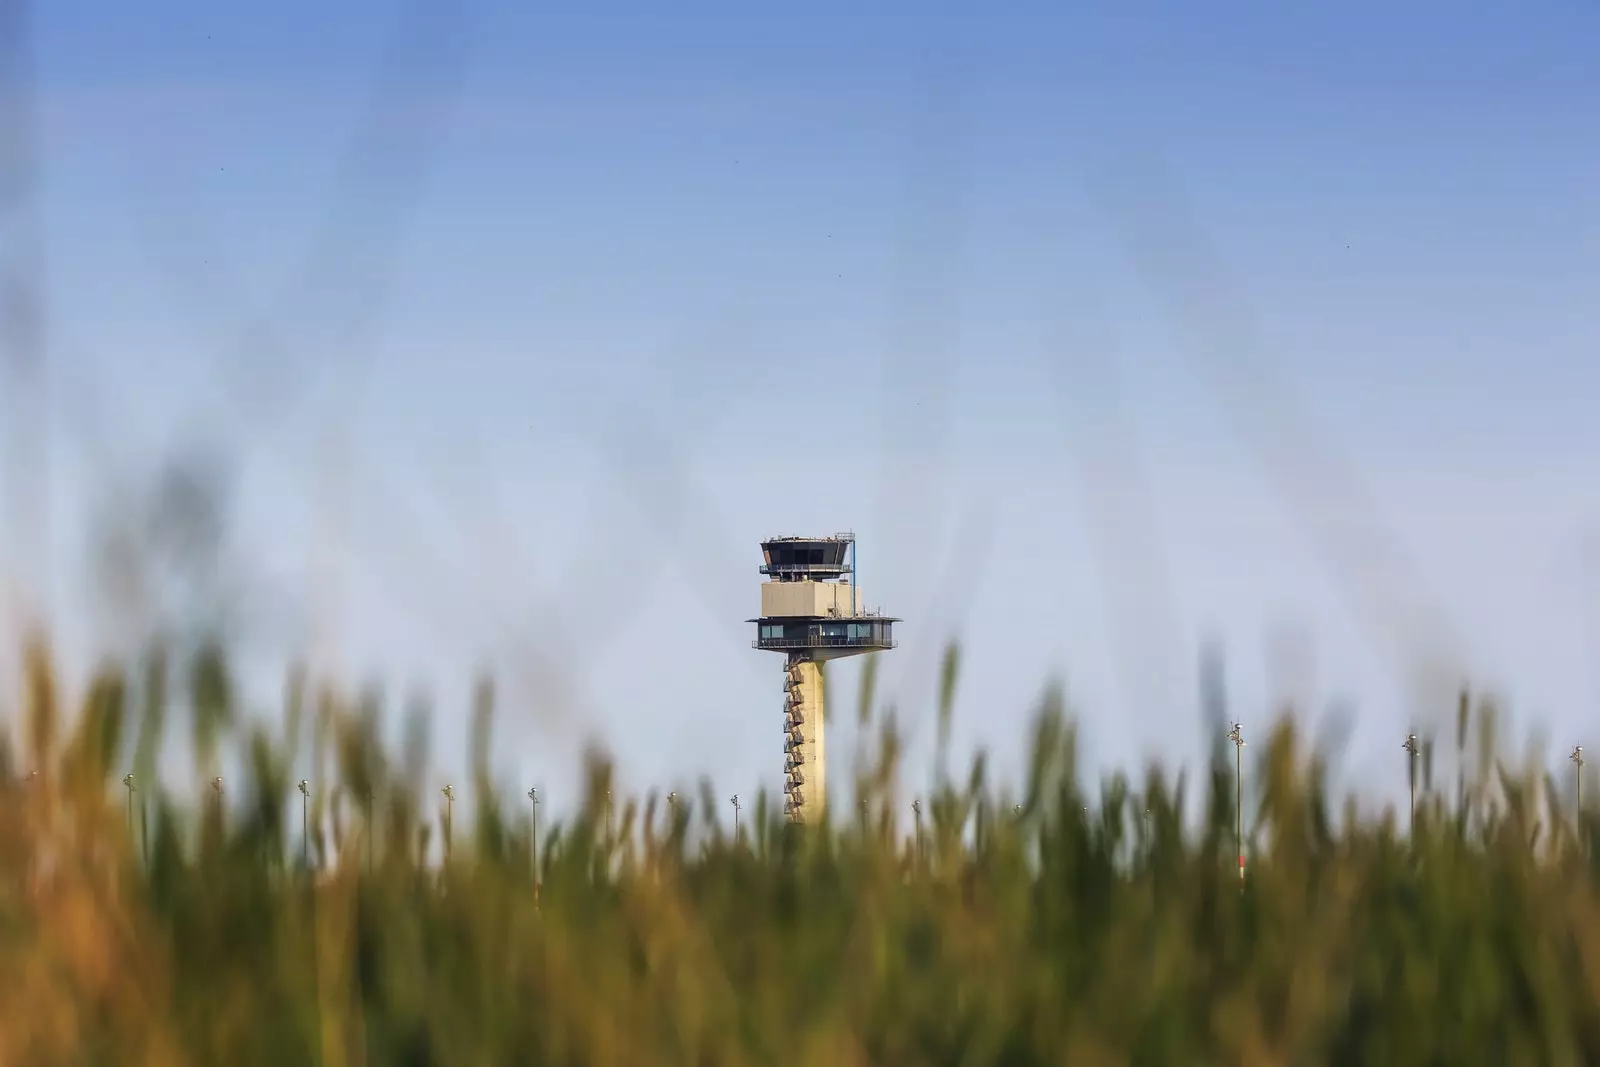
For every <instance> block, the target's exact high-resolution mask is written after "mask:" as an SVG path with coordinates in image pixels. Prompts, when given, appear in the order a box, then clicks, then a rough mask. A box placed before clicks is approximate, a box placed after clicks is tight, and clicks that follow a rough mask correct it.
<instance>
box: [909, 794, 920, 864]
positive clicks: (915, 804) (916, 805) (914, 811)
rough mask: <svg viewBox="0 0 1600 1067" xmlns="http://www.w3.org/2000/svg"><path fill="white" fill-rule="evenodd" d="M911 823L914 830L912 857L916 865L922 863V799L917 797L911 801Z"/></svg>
mask: <svg viewBox="0 0 1600 1067" xmlns="http://www.w3.org/2000/svg"><path fill="white" fill-rule="evenodd" d="M911 821H912V823H913V824H914V826H915V828H916V839H915V841H916V847H915V848H914V849H913V850H912V855H913V856H914V857H915V858H916V861H917V862H918V863H921V862H922V798H921V797H917V798H916V799H914V800H912V801H911Z"/></svg>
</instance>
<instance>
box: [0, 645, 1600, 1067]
mask: <svg viewBox="0 0 1600 1067" xmlns="http://www.w3.org/2000/svg"><path fill="white" fill-rule="evenodd" d="M26 662H27V672H26V673H27V684H26V687H25V697H24V700H25V706H24V708H23V709H22V712H23V714H22V721H23V723H24V725H25V730H24V733H25V737H24V738H23V741H22V745H21V748H20V750H18V749H12V748H7V749H6V750H5V751H4V752H3V753H0V755H3V759H0V781H3V790H0V870H3V875H4V878H3V883H0V1064H4V1065H10V1064H28V1065H34V1064H38V1065H48V1064H67V1063H71V1064H101V1063H104V1064H111V1063H118V1064H122V1063H147V1064H228V1065H246V1064H261V1065H263V1067H268V1065H270V1067H283V1065H288V1064H320V1065H327V1067H343V1065H356V1064H435V1063H437V1064H463V1065H467V1064H471V1065H481V1064H502V1063H504V1064H542V1063H559V1064H614V1065H627V1067H634V1065H648V1064H696V1065H713V1064H719V1065H735V1064H751V1065H770V1064H785V1065H789V1064H793V1065H804V1067H809V1065H816V1067H847V1065H854V1064H868V1063H873V1064H877V1063H882V1064H1031V1063H1071V1064H1074V1065H1089V1067H1093V1065H1097V1064H1108V1065H1109V1064H1130V1063H1131V1064H1184V1065H1201V1064H1227V1065H1230V1067H1233V1065H1254V1064H1290V1063H1293V1064H1314V1063H1339V1064H1386V1065H1389V1064H1393V1065H1402V1064H1478V1063H1482V1064H1493V1065H1496V1067H1503V1065H1507V1064H1569V1063H1572V1064H1576V1063H1596V1062H1600V1008H1597V1005H1600V896H1597V894H1596V892H1595V884H1596V872H1595V867H1594V864H1593V862H1592V860H1591V858H1590V857H1591V854H1592V853H1591V849H1590V846H1591V844H1592V840H1593V837H1594V824H1593V821H1592V820H1591V819H1590V818H1589V816H1588V815H1587V814H1581V813H1577V812H1574V811H1573V810H1571V806H1570V805H1567V804H1565V803H1564V801H1563V798H1562V796H1560V795H1558V794H1559V791H1558V790H1557V789H1555V787H1554V786H1553V784H1552V779H1551V778H1550V777H1549V776H1546V775H1542V774H1540V773H1537V772H1533V773H1521V774H1512V773H1510V772H1508V771H1507V770H1506V769H1505V768H1503V767H1501V766H1500V764H1499V763H1497V762H1496V760H1495V759H1494V754H1493V751H1492V749H1491V748H1490V747H1489V746H1488V740H1490V739H1492V734H1493V723H1492V720H1491V719H1485V720H1484V723H1483V738H1484V739H1485V740H1484V742H1483V744H1482V745H1481V746H1480V748H1479V749H1478V750H1477V751H1475V752H1470V753H1469V752H1467V751H1466V750H1467V748H1468V734H1469V732H1470V731H1469V729H1468V723H1467V719H1468V715H1467V712H1468V710H1469V709H1468V707H1467V703H1466V701H1465V699H1464V700H1463V708H1462V711H1463V715H1462V720H1461V723H1460V727H1461V729H1460V736H1459V737H1458V738H1457V747H1458V748H1459V749H1460V750H1461V755H1462V759H1461V762H1462V763H1463V764H1464V765H1471V769H1472V773H1470V774H1466V775H1464V776H1463V777H1462V778H1461V779H1460V780H1459V781H1458V782H1452V783H1451V784H1450V785H1449V786H1447V787H1445V788H1442V789H1439V790H1435V789H1434V787H1433V783H1432V782H1431V780H1428V779H1430V778H1431V774H1430V775H1425V780H1424V781H1423V783H1422V788H1421V792H1420V796H1419V805H1418V814H1417V825H1416V827H1415V828H1414V830H1408V828H1407V827H1406V826H1405V825H1404V821H1405V820H1404V817H1398V818H1397V817H1396V816H1393V815H1385V816H1383V817H1380V818H1378V819H1376V820H1372V819H1367V820H1363V819H1362V818H1360V817H1359V816H1358V814H1357V811H1356V808H1355V806H1354V804H1353V802H1352V801H1349V800H1346V801H1344V802H1343V804H1342V806H1341V810H1339V811H1337V812H1336V811H1335V809H1334V803H1333V798H1331V797H1330V794H1329V787H1328V784H1327V779H1326V772H1325V768H1324V766H1323V763H1322V761H1321V759H1320V758H1319V756H1318V755H1317V754H1316V753H1314V752H1311V751H1308V750H1307V749H1306V748H1305V747H1304V745H1303V742H1302V739H1301V737H1300V736H1299V734H1298V733H1297V732H1296V729H1295V727H1294V725H1293V723H1292V722H1291V721H1288V720H1284V721H1281V722H1279V723H1277V724H1276V725H1275V726H1273V727H1272V729H1271V732H1270V737H1268V738H1267V739H1266V740H1265V743H1264V744H1263V745H1261V746H1260V747H1261V749H1262V751H1261V754H1260V756H1259V757H1258V759H1257V760H1256V761H1255V763H1254V765H1253V766H1250V767H1249V768H1248V773H1249V774H1251V775H1253V776H1254V777H1255V779H1256V781H1257V783H1258V786H1259V788H1258V790H1257V792H1258V794H1259V797H1260V801H1259V806H1258V807H1257V808H1254V809H1252V810H1250V811H1248V812H1247V813H1246V820H1245V821H1246V826H1247V832H1248V833H1249V835H1250V837H1251V841H1250V843H1249V848H1250V850H1251V856H1252V859H1251V865H1250V869H1249V877H1248V879H1247V880H1246V881H1245V882H1244V883H1243V885H1242V886H1241V884H1240V882H1239V880H1238V876H1237V868H1236V866H1235V863H1236V861H1235V842H1234V780H1233V759H1232V753H1231V750H1230V749H1225V748H1221V747H1219V750H1218V753H1217V757H1216V760H1215V762H1214V763H1213V765H1212V766H1211V767H1210V768H1209V776H1208V777H1207V778H1206V780H1205V783H1204V787H1203V796H1201V797H1200V798H1199V803H1200V806H1201V807H1200V810H1199V811H1198V812H1196V813H1195V815H1194V816H1193V817H1191V816H1189V815H1187V814H1186V812H1185V806H1186V804H1189V803H1192V802H1191V800H1190V798H1189V796H1188V793H1189V790H1188V788H1187V787H1186V783H1185V781H1184V780H1183V779H1182V778H1181V777H1180V778H1178V779H1176V780H1175V779H1172V778H1170V777H1168V776H1166V775H1165V774H1164V773H1163V772H1161V771H1160V770H1158V769H1152V770H1150V771H1149V772H1148V773H1147V774H1146V775H1145V776H1144V778H1143V781H1142V782H1139V783H1134V782H1132V781H1130V780H1129V779H1128V778H1127V777H1125V776H1122V775H1117V776H1113V777H1111V778H1109V779H1108V780H1106V781H1104V782H1101V783H1100V784H1098V785H1094V786H1091V785H1090V784H1089V783H1087V782H1086V781H1084V780H1083V779H1082V778H1081V777H1080V775H1079V773H1078V768H1077V760H1076V753H1075V740H1074V736H1075V735H1074V731H1073V728H1072V724H1071V722H1070V720H1069V718H1068V716H1067V714H1066V712H1065V709H1064V707H1063V705H1062V702H1061V700H1060V698H1059V696H1056V695H1051V696H1049V697H1047V698H1046V699H1045V701H1044V702H1043V703H1042V705H1041V706H1040V708H1039V709H1038V711H1037V714H1036V718H1035V723H1034V726H1033V737H1032V749H1031V758H1030V762H1029V767H1028V771H1027V774H1026V777H1025V780H1023V781H1021V782H1018V783H1015V795H1012V794H1011V793H1010V792H1008V791H1007V790H1005V789H1001V788H997V787H996V786H994V785H992V784H991V783H989V782H988V781H987V780H986V778H987V776H986V773H985V770H984V767H983V765H982V763H981V762H979V763H976V764H974V765H973V766H972V768H971V769H970V771H969V773H968V774H966V775H965V776H964V777H963V780H954V779H952V778H951V777H950V776H948V775H945V774H943V773H941V781H944V782H946V784H944V785H942V786H941V787H940V789H939V790H938V792H937V793H936V794H935V795H933V796H931V797H929V798H927V800H926V803H925V804H923V805H922V806H921V812H920V815H919V818H918V820H917V822H916V823H915V824H909V825H908V820H906V819H905V818H903V817H901V816H900V815H899V813H898V812H897V810H896V809H897V805H895V804H893V803H891V800H890V793H891V790H890V784H891V782H892V780H893V777H894V771H895V767H894V763H895V760H896V756H895V751H896V746H895V744H894V738H893V730H892V726H890V725H888V724H883V723H880V724H879V730H880V735H879V736H880V738H881V741H882V744H880V745H879V751H878V752H877V755H876V758H875V761H874V765H872V766H870V767H866V768H864V769H863V770H862V772H861V775H860V781H859V782H858V786H859V788H860V790H861V793H862V795H863V796H864V797H865V798H866V800H865V803H864V804H863V805H862V806H861V807H860V808H859V809H851V810H849V811H848V812H847V813H845V814H843V815H840V814H837V809H836V815H835V821H834V822H833V823H832V824H831V825H828V826H808V827H792V826H789V825H787V824H785V823H783V822H782V821H781V820H780V818H779V817H778V815H777V813H776V806H775V805H773V804H771V803H762V804H756V805H747V807H746V814H745V817H744V819H743V831H744V832H743V833H742V835H740V836H739V837H738V839H735V838H734V837H733V835H732V834H731V832H730V830H729V829H728V828H727V827H725V826H724V825H723V823H722V820H721V819H720V818H719V817H718V816H719V813H720V808H721V807H722V806H724V805H722V804H719V803H717V802H716V798H715V797H713V796H712V795H711V793H710V790H709V788H706V789H703V790H702V792H701V795H699V796H696V797H693V798H688V797H684V798H680V799H679V801H678V802H677V803H676V804H674V805H671V806H670V807H668V806H664V805H662V804H659V803H657V802H656V800H655V799H654V798H648V797H647V798H642V799H641V798H623V797H621V796H617V797H613V796H612V792H613V789H612V782H611V780H610V773H609V769H608V767H607V766H606V764H605V763H604V761H603V760H600V759H598V758H595V759H593V760H592V761H591V765H590V767H589V774H588V777H587V783H588V784H587V794H586V797H585V803H584V805H583V807H582V810H581V811H580V813H579V814H578V815H577V816H576V817H575V818H574V819H572V820H570V821H568V822H566V823H565V824H563V825H559V826H557V825H543V824H541V825H540V827H539V830H540V833H539V834H538V838H537V841H536V840H535V837H534V835H533V834H532V832H531V829H532V828H531V822H532V818H531V816H532V812H531V810H530V809H529V805H528V804H527V803H526V802H525V801H524V800H521V799H520V798H519V799H518V800H517V801H512V800H509V799H502V798H501V797H499V796H497V795H496V794H495V792H494V790H493V788H492V786H491V784H490V781H489V775H488V772H487V752H488V740H489V723H490V720H491V717H492V702H493V694H492V692H491V691H490V690H488V689H484V690H482V691H480V693H479V695H478V699H477V711H476V713H475V715H474V716H473V727H472V729H473V734H474V736H473V739H472V746H473V752H474V754H475V756H474V759H475V763H476V766H477V772H476V774H475V777H476V779H477V780H476V781H475V782H474V783H472V785H473V788H472V789H470V790H467V789H463V790H462V791H461V792H460V793H459V794H458V796H457V800H456V802H455V804H454V811H453V815H454V817H453V819H452V820H451V822H450V824H449V825H448V826H447V825H446V824H444V823H442V822H441V821H440V818H439V814H440V813H439V810H438V804H439V801H440V799H441V798H438V797H437V796H433V795H429V796H423V795H419V793H418V792H417V791H416V790H415V789H414V788H413V786H412V785H411V784H410V783H413V782H415V781H418V780H419V778H420V774H419V771H420V769H421V768H420V762H421V758H422V754H421V748H420V746H417V745H415V744H413V745H410V746H402V748H401V749H400V750H399V751H390V750H389V749H387V748H385V746H384V745H383V744H381V743H380V740H379V737H378V732H377V729H376V722H377V720H376V715H377V710H376V709H375V708H374V707H371V706H362V705H359V704H358V705H356V706H347V705H345V704H343V703H341V702H340V701H339V700H336V699H334V698H333V697H331V696H329V695H327V694H310V693H306V692H305V687H304V685H303V683H302V682H301V681H300V680H299V679H295V680H294V681H293V682H292V684H291V685H290V686H289V687H288V691H287V695H286V698H285V708H284V713H283V724H282V728H281V730H274V731H269V730H267V729H265V728H263V727H260V726H250V725H248V724H246V723H245V722H244V721H243V720H242V718H240V717H238V716H237V714H236V711H235V709H234V708H233V697H232V696H231V687H230V683H229V674H228V665H227V661H226V657H224V656H223V655H222V654H221V653H220V651H219V650H217V649H214V648H213V649H210V650H209V651H202V653H201V654H199V655H198V656H196V657H195V658H194V660H193V662H192V663H190V664H188V665H187V667H186V669H185V670H184V671H183V672H181V673H173V674H172V677H173V678H183V679H185V680H186V682H187V685H186V686H178V685H169V684H168V679H167V673H171V672H163V671H161V670H157V669H155V668H156V667H157V666H158V665H159V664H160V663H161V662H162V661H160V660H152V661H151V663H150V664H147V665H146V666H145V667H144V668H142V669H141V670H139V671H138V672H136V674H133V675H130V674H127V673H124V672H121V671H117V670H107V671H105V672H104V673H102V674H101V675H100V676H99V677H98V678H97V679H95V680H94V682H93V684H92V685H90V686H89V687H88V690H87V696H86V697H85V699H84V701H83V706H82V707H81V709H79V710H78V711H77V713H76V714H75V715H67V714H65V713H64V711H63V709H62V708H61V707H60V703H59V697H58V695H57V694H58V692H59V690H58V688H57V679H56V677H55V674H54V672H53V671H52V668H51V664H50V662H49V659H48V656H47V654H46V652H45V649H44V648H43V646H42V645H39V644H35V645H34V646H32V647H31V648H30V651H29V655H28V656H27V660H26ZM946 662H947V665H946V668H945V675H946V681H945V687H946V691H947V692H948V690H949V687H950V686H951V685H952V684H953V679H954V658H953V656H952V657H950V658H949V659H947V661H946ZM175 693H176V694H178V695H181V696H182V697H183V699H182V700H181V701H180V700H178V699H177V696H176V695H174V694H175ZM867 703H868V704H869V705H870V697H868V698H867ZM944 703H945V707H946V709H947V708H948V701H947V700H946V701H945V702H944ZM169 704H170V705H172V707H173V708H177V707H179V706H182V707H186V708H189V709H192V712H193V714H192V715H191V716H190V719H189V721H190V725H191V728H192V736H191V737H190V738H189V742H190V744H191V745H192V746H193V748H194V757H195V763H196V766H197V767H199V768H200V769H201V771H202V773H205V772H207V771H209V770H211V769H213V768H215V767H216V766H217V765H218V759H219V755H220V754H221V753H223V752H226V751H228V750H229V746H234V747H235V748H236V749H237V751H238V754H239V756H240V757H241V761H242V766H243V767H244V768H245V769H246V770H245V773H244V774H243V775H242V776H237V775H236V776H235V779H231V780H230V781H229V782H228V783H227V784H226V788H227V790H228V795H227V796H225V797H218V796H217V795H215V794H214V793H213V792H211V791H210V790H207V789H205V788H204V787H200V788H195V789H174V790H173V791H171V792H168V791H164V790H162V789H161V788H158V787H157V785H156V783H155V781H154V777H153V766H154V762H153V757H152V753H153V752H154V751H156V749H157V748H159V746H160V735H161V732H162V728H163V724H165V723H167V722H169V721H173V720H175V719H176V718H177V716H175V715H173V714H170V713H169V708H168V705H169ZM945 718H947V710H946V711H945V712H942V713H941V719H945ZM135 721H137V723H138V724H139V725H138V729H137V731H134V730H131V729H130V728H129V727H130V724H132V723H133V722H135ZM69 723H70V729H69V728H68V726H69ZM942 732H943V731H942V730H941V734H942ZM134 734H136V736H130V735H134ZM942 747H943V746H941V748H942ZM302 749H304V750H305V751H302ZM1429 751H1430V757H1429V762H1430V764H1431V746H1430V749H1429ZM130 753H131V754H132V755H131V756H130ZM308 757H309V760H310V762H311V763H312V765H314V766H316V767H327V768H329V769H328V770H327V772H326V774H325V775H322V776H319V777H318V780H317V784H316V787H315V788H314V789H312V790H310V794H311V795H310V796H309V797H306V798H303V797H302V796H301V795H300V794H299V793H298V792H297V790H296V782H295V778H296V775H295V774H294V773H293V768H295V767H297V766H303V765H304V763H305V760H306V759H307V758H308ZM942 760H943V756H942V755H941V762H942ZM130 761H132V762H135V763H137V764H138V766H137V767H136V770H135V773H134V778H133V790H134V791H133V792H132V793H130V792H129V791H128V789H127V788H126V786H125V785H124V783H123V781H122V780H123V776H124V774H125V773H127V772H126V770H125V766H124V765H125V764H130ZM130 765H131V764H130ZM241 777H242V780H238V779H240V778H241ZM196 797H198V798H199V799H194V798H196ZM185 798H187V799H185ZM130 799H131V801H132V804H131V805H130ZM302 805H304V810H302ZM302 824H304V825H305V826H307V827H308V828H309V829H310V830H311V833H310V837H309V839H306V840H302V836H301V827H302ZM1196 827H1198V828H1196ZM447 830H448V836H449V841H448V848H445V847H442V846H443V845H444V844H445V843H444V842H442V841H440V840H439V837H440V835H443V834H445V833H446V831H447ZM441 855H447V856H448V859H447V860H445V861H443V862H438V861H437V857H439V856H441ZM429 856H432V857H435V860H434V861H428V860H427V857H429ZM308 867H309V868H310V869H307V868H308Z"/></svg>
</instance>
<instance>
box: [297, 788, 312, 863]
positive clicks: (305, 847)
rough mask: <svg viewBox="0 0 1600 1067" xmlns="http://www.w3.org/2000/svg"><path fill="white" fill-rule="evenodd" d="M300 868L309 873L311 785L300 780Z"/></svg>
mask: <svg viewBox="0 0 1600 1067" xmlns="http://www.w3.org/2000/svg"><path fill="white" fill-rule="evenodd" d="M300 866H302V867H304V868H305V870H306V874H307V875H308V876H309V875H310V873H311V783H310V782H308V781H306V780H305V779H304V778H302V779H300Z"/></svg>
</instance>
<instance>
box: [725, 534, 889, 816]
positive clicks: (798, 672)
mask: <svg viewBox="0 0 1600 1067" xmlns="http://www.w3.org/2000/svg"><path fill="white" fill-rule="evenodd" d="M761 557H762V560H763V562H762V565H761V573H762V574H765V575H766V576H767V581H765V582H763V583H762V585H761V617H760V618H759V619H751V620H749V621H751V622H753V623H755V624H756V639H755V641H754V642H753V645H754V647H756V648H759V649H762V650H764V651H768V652H782V653H784V655H785V656H786V657H787V659H788V664H787V670H786V672H785V675H784V680H783V693H784V733H785V735H786V737H785V740H784V746H783V750H784V770H785V772H786V785H785V787H784V805H783V810H784V814H786V815H787V816H788V817H789V818H790V819H791V820H792V821H794V822H805V821H806V820H808V819H810V820H813V821H815V820H817V819H819V818H820V816H821V815H822V808H823V805H824V804H825V803H826V799H827V792H826V783H827V765H826V762H825V756H824V749H823V738H822V726H823V692H822V670H821V666H822V664H823V663H824V662H825V661H827V660H830V659H839V658H841V657H844V656H855V655H859V654H860V653H863V652H879V651H882V650H884V649H890V648H893V647H894V624H895V623H896V622H899V621H900V620H898V619H892V618H889V617H888V616H887V615H880V614H874V613H872V612H869V611H867V610H866V606H865V604H864V602H863V601H862V599H861V588H860V586H859V585H857V584H856V578H857V573H856V539H855V535H854V534H848V533H847V534H838V535H836V536H833V537H776V538H773V539H772V540H770V541H763V542H762V543H761Z"/></svg>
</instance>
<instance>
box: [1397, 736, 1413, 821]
mask: <svg viewBox="0 0 1600 1067" xmlns="http://www.w3.org/2000/svg"><path fill="white" fill-rule="evenodd" d="M1400 747H1401V748H1402V749H1404V750H1405V753H1406V784H1407V786H1408V788H1409V789H1410V791H1411V832H1412V833H1413V834H1415V833H1416V830H1417V735H1416V734H1407V735H1406V742H1405V744H1403V745H1401V746H1400Z"/></svg>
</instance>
